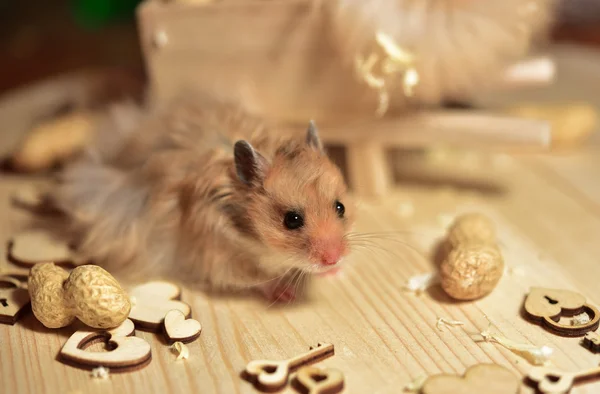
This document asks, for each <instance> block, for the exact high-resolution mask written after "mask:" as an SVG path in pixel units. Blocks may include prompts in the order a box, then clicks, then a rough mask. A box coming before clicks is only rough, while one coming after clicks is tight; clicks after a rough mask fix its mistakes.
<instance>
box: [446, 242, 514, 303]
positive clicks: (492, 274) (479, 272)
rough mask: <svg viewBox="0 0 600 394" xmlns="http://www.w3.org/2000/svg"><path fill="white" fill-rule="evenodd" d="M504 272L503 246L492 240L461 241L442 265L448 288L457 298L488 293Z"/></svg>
mask: <svg viewBox="0 0 600 394" xmlns="http://www.w3.org/2000/svg"><path fill="white" fill-rule="evenodd" d="M503 272H504V259H503V258H502V254H501V253H500V249H499V248H498V247H497V246H495V245H492V244H482V243H471V244H459V245H457V246H456V247H455V248H454V249H452V250H451V251H450V253H449V254H448V255H447V257H446V259H445V260H444V261H443V262H442V265H441V267H440V276H441V285H442V288H443V289H444V291H445V292H446V293H447V294H448V295H449V296H451V297H453V298H455V299H457V300H474V299H477V298H481V297H483V296H486V295H488V294H489V293H491V292H492V290H493V289H494V288H495V287H496V285H497V284H498V282H499V281H500V278H501V277H502V274H503Z"/></svg>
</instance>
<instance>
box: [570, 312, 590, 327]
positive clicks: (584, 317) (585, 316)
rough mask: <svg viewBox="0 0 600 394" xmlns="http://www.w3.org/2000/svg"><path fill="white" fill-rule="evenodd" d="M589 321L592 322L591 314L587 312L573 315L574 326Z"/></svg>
mask: <svg viewBox="0 0 600 394" xmlns="http://www.w3.org/2000/svg"><path fill="white" fill-rule="evenodd" d="M589 322H590V316H589V315H588V314H587V313H585V312H583V313H581V314H579V315H575V316H573V320H571V325H572V326H582V325H584V324H587V323H589Z"/></svg>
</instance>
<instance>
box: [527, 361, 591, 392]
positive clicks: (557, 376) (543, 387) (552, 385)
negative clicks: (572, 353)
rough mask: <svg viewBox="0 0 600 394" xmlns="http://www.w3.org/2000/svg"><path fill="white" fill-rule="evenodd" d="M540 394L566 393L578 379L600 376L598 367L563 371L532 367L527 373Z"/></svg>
mask: <svg viewBox="0 0 600 394" xmlns="http://www.w3.org/2000/svg"><path fill="white" fill-rule="evenodd" d="M527 377H528V378H529V380H531V381H532V382H533V383H534V384H535V385H536V386H537V389H538V391H539V392H540V393H541V394H566V393H568V392H569V390H570V389H571V387H573V385H574V384H576V383H577V381H578V380H583V379H592V378H598V377H600V367H595V368H590V369H586V370H584V371H579V372H575V373H573V372H564V371H560V370H557V369H555V368H548V367H534V368H532V369H531V371H529V373H528V374H527Z"/></svg>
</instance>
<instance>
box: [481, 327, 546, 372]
mask: <svg viewBox="0 0 600 394" xmlns="http://www.w3.org/2000/svg"><path fill="white" fill-rule="evenodd" d="M490 326H491V325H490ZM480 335H481V336H482V337H483V340H484V341H486V342H495V343H497V344H499V345H501V346H504V347H505V348H507V349H508V350H510V351H512V352H513V353H515V354H517V355H519V356H521V357H523V358H524V359H526V360H527V361H528V362H530V363H531V364H533V365H546V364H547V363H548V362H549V361H550V357H551V356H552V354H553V353H554V349H553V348H551V347H549V346H541V347H539V346H534V345H531V344H528V343H519V342H516V341H514V340H512V339H509V338H507V337H505V336H504V335H502V334H497V333H492V332H491V331H490V327H488V329H487V330H485V331H483V332H481V334H480Z"/></svg>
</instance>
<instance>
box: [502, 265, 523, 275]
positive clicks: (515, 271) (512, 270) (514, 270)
mask: <svg viewBox="0 0 600 394" xmlns="http://www.w3.org/2000/svg"><path fill="white" fill-rule="evenodd" d="M504 273H505V274H506V275H508V276H525V273H526V272H525V269H524V268H523V267H506V269H505V270H504Z"/></svg>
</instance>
